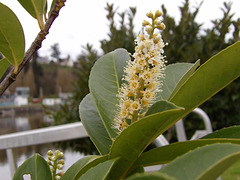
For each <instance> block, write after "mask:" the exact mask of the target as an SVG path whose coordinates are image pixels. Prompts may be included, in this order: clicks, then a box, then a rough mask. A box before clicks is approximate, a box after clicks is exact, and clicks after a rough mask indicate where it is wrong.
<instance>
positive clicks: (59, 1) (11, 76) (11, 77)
mask: <svg viewBox="0 0 240 180" xmlns="http://www.w3.org/2000/svg"><path fill="white" fill-rule="evenodd" d="M65 2H66V0H56V2H55V3H54V5H53V6H52V9H51V11H50V14H49V17H48V19H47V21H46V23H45V27H44V29H43V30H41V31H40V32H39V33H38V35H37V37H36V38H35V40H34V41H33V43H32V45H31V46H30V48H29V49H28V50H27V51H26V52H25V54H24V57H23V61H22V63H21V64H20V65H19V67H18V71H17V73H14V67H13V66H11V67H10V70H9V72H8V73H7V75H6V76H5V78H4V80H3V81H2V82H1V84H0V96H1V95H2V94H3V93H4V91H5V90H6V89H7V88H8V87H9V86H10V85H11V84H12V83H13V82H14V81H15V80H16V77H17V76H18V74H19V73H20V72H21V70H22V69H23V68H24V67H25V66H26V65H27V64H28V63H29V62H30V60H31V59H32V57H33V54H34V53H35V52H36V51H37V50H38V49H39V48H41V47H42V41H43V40H44V39H45V38H46V35H47V34H48V33H49V29H50V27H51V26H52V23H53V21H54V20H55V19H56V18H57V17H58V15H59V11H60V9H61V8H62V7H63V6H64V3H65Z"/></svg>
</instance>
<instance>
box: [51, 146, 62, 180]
mask: <svg viewBox="0 0 240 180" xmlns="http://www.w3.org/2000/svg"><path fill="white" fill-rule="evenodd" d="M47 155H48V159H47V163H48V165H49V166H50V169H51V172H52V175H53V179H56V180H58V179H61V177H62V175H63V171H61V172H59V173H57V170H62V169H63V165H64V159H62V158H63V156H64V154H63V152H61V151H59V150H56V151H55V155H54V154H53V152H52V150H49V151H48V152H47Z"/></svg>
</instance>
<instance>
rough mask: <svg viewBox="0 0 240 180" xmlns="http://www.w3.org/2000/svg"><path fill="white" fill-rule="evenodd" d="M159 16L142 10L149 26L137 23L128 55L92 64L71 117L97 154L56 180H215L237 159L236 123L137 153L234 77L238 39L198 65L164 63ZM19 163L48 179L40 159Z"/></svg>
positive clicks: (239, 57) (239, 60)
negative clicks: (153, 168) (139, 29)
mask: <svg viewBox="0 0 240 180" xmlns="http://www.w3.org/2000/svg"><path fill="white" fill-rule="evenodd" d="M161 15H162V13H161V12H160V11H156V12H155V13H153V12H149V13H147V17H148V18H149V19H150V21H147V20H144V21H143V31H142V32H141V33H140V34H139V35H138V37H137V39H136V48H135V53H134V54H132V55H129V53H128V52H127V51H126V50H125V49H116V50H115V51H113V52H110V53H108V54H106V55H104V56H102V57H101V58H100V59H99V60H98V61H97V62H96V63H95V64H94V66H93V68H92V70H91V74H90V78H89V88H90V93H89V94H88V95H87V96H86V97H85V98H84V99H83V100H82V102H81V103H80V106H79V113H80V117H81V120H82V123H83V125H84V127H85V129H86V131H87V133H88V135H89V137H90V138H91V140H92V142H93V143H94V145H95V146H96V148H97V149H98V151H99V153H100V155H89V156H85V157H83V158H81V159H80V160H78V161H77V162H76V163H75V164H73V165H72V166H71V167H70V168H69V169H68V170H67V171H66V172H65V173H64V174H63V176H62V177H61V180H67V179H71V180H72V179H74V180H77V179H81V180H82V179H86V180H88V179H111V180H117V179H127V180H135V179H163V180H174V179H177V180H186V179H189V180H193V179H216V178H218V177H219V176H220V175H221V174H222V173H223V172H224V170H226V169H227V168H229V167H230V166H231V165H232V164H234V163H235V162H236V161H237V160H239V158H240V139H239V138H240V133H239V132H240V126H234V127H228V128H224V129H222V130H219V131H216V132H213V133H212V134H209V135H207V136H205V137H203V138H201V139H198V140H192V141H185V142H176V143H172V144H169V145H166V146H162V147H157V148H154V149H151V150H149V151H144V150H145V149H146V147H147V146H148V145H150V144H151V143H152V142H153V141H154V140H155V139H156V138H157V137H158V136H159V135H161V134H163V133H164V132H165V131H166V130H167V129H168V128H170V127H171V126H172V125H174V124H175V123H176V122H177V121H178V120H180V119H181V118H183V117H184V116H186V115H187V114H188V113H190V112H191V111H192V110H193V109H195V108H196V107H198V106H199V105H201V104H202V103H203V102H205V101H206V100H208V99H209V98H210V97H212V96H213V95H214V94H216V93H217V92H218V91H220V90H221V89H223V88H224V87H225V86H227V85H228V84H229V83H231V82H232V81H233V80H235V79H236V78H238V77H239V75H240V43H239V42H237V43H235V44H233V45H231V46H229V47H228V48H226V49H224V50H223V51H221V52H220V53H218V54H217V55H215V56H213V57H212V58H210V59H209V60H208V61H206V62H205V63H204V64H202V65H201V66H200V67H199V64H200V63H199V61H197V62H196V63H194V64H191V63H176V64H170V65H166V60H165V59H167V57H165V56H164V50H163V49H164V46H165V45H166V43H164V42H163V40H162V37H161V31H162V30H164V28H165V25H164V24H163V23H162V21H161V19H160V17H161ZM176 48H177V47H176ZM27 161H31V163H33V164H34V166H32V168H33V167H37V168H35V171H34V174H32V179H37V177H40V179H41V177H44V179H51V178H52V176H51V172H50V170H49V168H48V165H47V163H44V159H43V158H42V157H41V156H39V155H34V156H33V157H32V158H30V160H27ZM186 162H187V163H186ZM26 164H27V163H26V162H24V163H23V165H22V166H24V167H27V165H26ZM152 165H164V166H163V167H162V168H161V169H160V170H158V171H155V172H145V169H144V167H147V166H152ZM20 168H21V166H20ZM20 168H19V169H20ZM28 168H31V167H29V166H28ZM20 172H21V173H20ZM23 172H24V173H29V172H30V171H26V168H25V169H24V168H22V169H21V171H20V170H17V172H16V174H15V175H16V176H15V177H14V178H15V179H19V176H17V175H19V174H20V175H22V174H23ZM46 177H48V178H46ZM38 179H39V178H38Z"/></svg>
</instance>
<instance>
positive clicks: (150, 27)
mask: <svg viewBox="0 0 240 180" xmlns="http://www.w3.org/2000/svg"><path fill="white" fill-rule="evenodd" d="M145 30H146V31H147V32H148V34H150V33H151V32H152V30H153V29H152V26H149V25H147V26H146V29H145Z"/></svg>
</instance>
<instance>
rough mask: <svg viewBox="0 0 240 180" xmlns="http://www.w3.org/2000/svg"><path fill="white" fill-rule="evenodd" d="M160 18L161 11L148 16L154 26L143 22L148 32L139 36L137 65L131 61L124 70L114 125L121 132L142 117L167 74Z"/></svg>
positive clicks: (134, 56)
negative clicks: (165, 72)
mask: <svg viewBox="0 0 240 180" xmlns="http://www.w3.org/2000/svg"><path fill="white" fill-rule="evenodd" d="M161 15H162V13H161V12H160V11H156V12H155V14H153V13H152V12H149V13H147V16H148V17H149V18H151V19H152V23H150V22H148V21H146V20H144V21H143V27H144V30H145V31H143V32H141V33H140V34H139V35H138V36H137V39H136V47H135V53H134V54H133V55H132V57H133V58H134V61H131V60H129V62H128V65H127V67H126V68H125V69H124V72H125V75H124V77H123V80H124V83H123V84H122V87H121V88H120V91H119V94H118V98H119V109H118V112H117V114H116V116H115V119H114V124H113V126H114V128H116V129H118V130H119V132H120V131H121V130H123V129H124V128H126V127H127V126H129V125H130V124H131V123H133V122H135V121H137V120H138V119H139V118H141V117H143V116H144V115H145V113H146V111H147V110H148V108H149V107H150V106H151V105H152V104H153V103H154V101H155V98H156V93H157V92H159V91H161V84H162V83H161V79H162V78H164V70H165V60H164V56H163V52H164V51H163V48H164V46H165V44H164V42H163V40H162V37H161V34H160V31H159V30H163V29H164V28H165V25H164V24H163V23H162V21H161V20H160V18H159V17H160V16H161ZM156 31H157V32H156Z"/></svg>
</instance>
